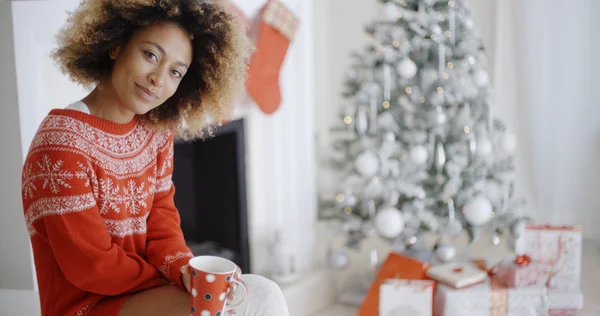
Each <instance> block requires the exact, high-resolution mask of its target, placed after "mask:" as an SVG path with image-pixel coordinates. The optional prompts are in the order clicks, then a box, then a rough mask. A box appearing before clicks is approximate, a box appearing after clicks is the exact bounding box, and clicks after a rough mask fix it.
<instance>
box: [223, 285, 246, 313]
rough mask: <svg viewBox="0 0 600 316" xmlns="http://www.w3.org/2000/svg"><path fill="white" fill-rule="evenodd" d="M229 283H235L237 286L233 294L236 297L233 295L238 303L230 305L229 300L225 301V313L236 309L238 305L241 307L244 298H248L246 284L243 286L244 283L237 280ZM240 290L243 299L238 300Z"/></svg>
mask: <svg viewBox="0 0 600 316" xmlns="http://www.w3.org/2000/svg"><path fill="white" fill-rule="evenodd" d="M231 283H236V284H237V285H238V286H237V288H236V289H235V294H236V295H235V297H236V300H237V301H238V302H236V303H231V302H229V300H228V301H227V303H226V304H225V309H224V311H225V312H227V311H230V310H232V309H235V308H237V307H238V306H240V305H241V304H242V303H243V302H244V301H245V300H246V298H247V297H248V288H247V287H246V284H244V282H242V281H238V280H231ZM240 289H242V290H243V293H244V297H243V298H241V299H238V294H239V292H240Z"/></svg>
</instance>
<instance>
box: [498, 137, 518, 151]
mask: <svg viewBox="0 0 600 316" xmlns="http://www.w3.org/2000/svg"><path fill="white" fill-rule="evenodd" d="M500 147H501V148H502V150H503V151H504V152H505V153H507V154H512V153H514V152H515V149H516V148H517V138H516V137H515V136H514V135H513V134H511V133H505V134H504V135H502V138H501V139H500Z"/></svg>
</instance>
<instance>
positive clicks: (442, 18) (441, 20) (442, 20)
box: [440, 14, 446, 22]
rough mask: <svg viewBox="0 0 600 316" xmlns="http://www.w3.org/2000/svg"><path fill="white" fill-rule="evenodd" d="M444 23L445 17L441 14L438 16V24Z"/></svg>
mask: <svg viewBox="0 0 600 316" xmlns="http://www.w3.org/2000/svg"><path fill="white" fill-rule="evenodd" d="M444 21H446V17H445V16H443V15H442V14H440V22H444Z"/></svg>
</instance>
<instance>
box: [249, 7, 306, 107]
mask: <svg viewBox="0 0 600 316" xmlns="http://www.w3.org/2000/svg"><path fill="white" fill-rule="evenodd" d="M298 24H299V22H298V19H297V18H296V17H295V16H294V15H293V14H292V13H291V11H290V10H289V9H288V8H287V7H285V6H284V5H283V4H282V3H281V2H280V1H278V0H268V2H267V4H266V5H265V6H264V7H263V9H262V11H261V15H260V20H259V23H258V29H257V32H258V37H257V39H256V51H255V52H254V54H253V55H252V57H251V59H250V65H249V70H248V80H247V81H246V88H247V89H248V93H249V94H250V96H251V97H252V98H253V99H254V101H255V102H256V103H257V104H258V106H259V107H260V108H261V110H262V111H263V112H265V113H267V114H270V113H273V112H275V111H276V110H277V108H279V105H280V103H281V93H280V91H279V73H280V70H281V66H282V64H283V61H284V59H285V55H286V53H287V50H288V47H289V45H290V41H291V40H292V39H293V38H294V35H295V34H296V31H297V29H298Z"/></svg>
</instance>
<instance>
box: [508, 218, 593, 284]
mask: <svg viewBox="0 0 600 316" xmlns="http://www.w3.org/2000/svg"><path fill="white" fill-rule="evenodd" d="M517 251H518V252H519V253H522V254H527V255H529V256H531V259H532V260H533V261H537V262H542V263H544V264H546V265H547V266H548V277H547V282H546V284H547V286H548V287H549V288H552V289H565V290H577V289H578V288H579V287H580V277H581V227H580V226H548V225H546V226H540V225H528V226H527V228H526V229H525V232H524V233H523V235H521V237H519V239H518V241H517Z"/></svg>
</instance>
